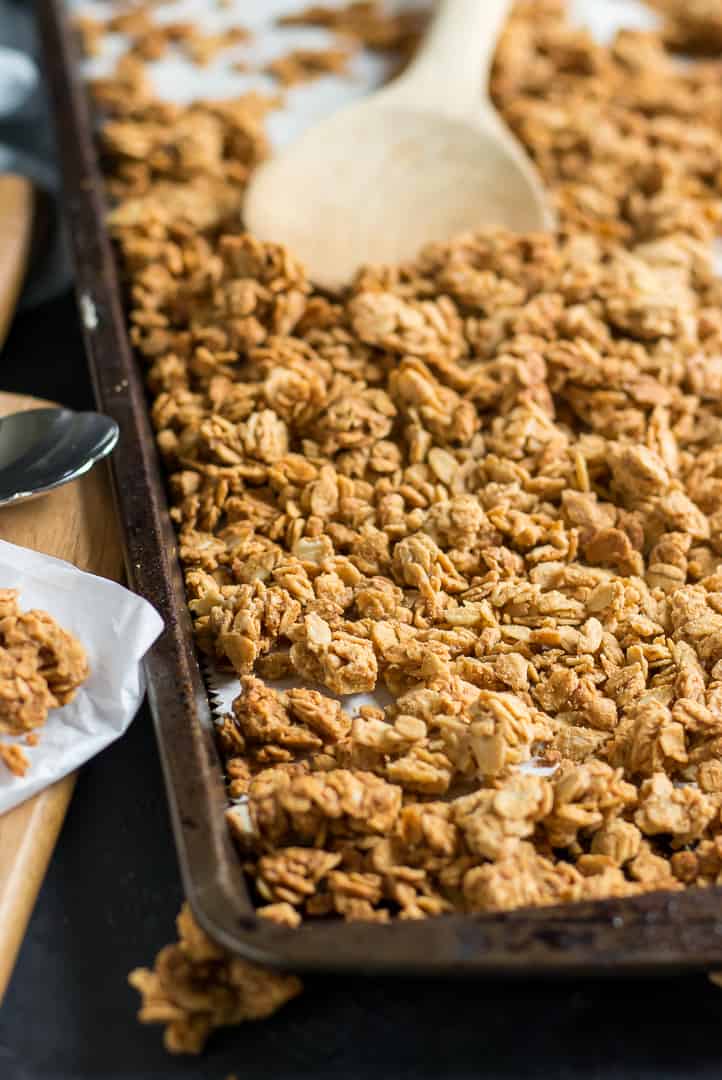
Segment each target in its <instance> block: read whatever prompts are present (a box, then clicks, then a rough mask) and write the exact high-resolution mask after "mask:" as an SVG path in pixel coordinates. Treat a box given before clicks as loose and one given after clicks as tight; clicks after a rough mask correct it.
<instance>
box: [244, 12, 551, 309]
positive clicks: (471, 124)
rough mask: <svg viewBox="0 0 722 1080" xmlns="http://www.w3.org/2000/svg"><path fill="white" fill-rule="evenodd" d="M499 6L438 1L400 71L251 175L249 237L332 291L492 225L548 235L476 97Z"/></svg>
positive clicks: (504, 142) (508, 139)
mask: <svg viewBox="0 0 722 1080" xmlns="http://www.w3.org/2000/svg"><path fill="white" fill-rule="evenodd" d="M508 8H509V0H483V2H482V0H442V2H441V3H440V5H439V9H438V12H437V15H436V18H435V20H434V23H433V25H432V27H431V29H430V31H429V33H428V35H427V40H426V42H425V44H424V46H422V49H421V52H420V54H419V56H418V57H417V59H416V60H415V61H414V63H413V64H412V66H411V68H410V69H409V70H408V71H407V72H406V73H405V74H404V75H402V76H401V77H400V78H399V79H397V80H396V82H394V83H392V84H391V85H390V86H388V87H386V88H385V89H383V90H381V91H379V92H378V93H376V94H374V95H372V96H371V97H369V98H367V99H366V100H364V101H362V102H360V103H357V104H355V105H351V106H349V107H348V108H345V109H342V110H341V111H340V112H338V113H336V114H335V115H333V116H331V117H330V118H329V119H327V120H325V121H323V122H322V123H321V124H319V125H318V126H317V127H315V128H313V129H311V130H310V131H308V132H306V133H305V134H304V135H303V136H302V137H301V138H300V139H299V140H298V141H297V142H296V143H295V144H293V145H292V146H291V147H290V148H288V149H287V150H285V151H284V152H283V153H281V154H280V155H278V156H277V157H276V158H273V159H271V160H270V161H269V162H268V163H267V164H265V165H264V166H262V167H261V168H260V169H259V170H258V171H257V172H256V174H255V177H254V178H253V180H252V181H251V184H250V186H249V189H248V192H247V195H246V202H245V207H244V217H245V222H246V226H247V227H248V229H249V230H250V231H251V232H252V233H253V234H254V235H255V236H258V237H259V238H260V239H262V240H275V241H283V242H284V243H287V244H288V246H289V247H290V249H291V250H292V251H293V252H294V253H295V254H296V255H298V256H299V257H300V259H301V260H302V261H303V262H304V263H305V265H306V268H307V270H308V272H309V275H310V277H311V279H312V280H313V281H314V282H315V283H316V284H317V285H320V286H321V287H324V288H327V289H331V290H336V289H339V288H342V287H343V286H344V285H346V284H348V282H349V281H350V279H351V278H352V277H353V274H354V272H355V271H356V270H357V269H358V267H359V266H361V265H364V264H366V263H396V262H403V261H405V260H407V259H410V258H412V257H413V256H415V255H416V254H417V252H418V250H419V249H420V248H421V247H422V246H423V245H424V244H426V243H429V242H431V241H443V240H448V239H450V238H451V237H452V236H453V235H454V234H456V233H459V232H463V231H467V230H471V229H479V228H483V227H485V226H497V227H501V228H506V229H510V230H512V231H516V232H534V231H538V230H542V231H544V230H548V229H550V228H553V225H554V216H553V214H552V211H551V209H550V207H549V205H548V202H547V198H546V194H545V192H544V190H543V187H542V184H541V181H540V180H539V177H538V175H537V173H536V170H535V168H534V166H533V165H532V163H531V161H530V160H529V158H528V157H527V156H526V154H525V152H524V151H523V149H522V148H521V146H520V144H519V143H518V142H517V141H516V139H514V137H513V136H512V134H511V133H510V132H509V131H508V130H507V129H506V127H505V126H504V124H503V122H502V120H501V119H500V117H499V116H498V114H497V113H496V111H495V109H494V107H493V105H492V103H491V101H490V100H489V99H488V97H487V98H483V97H482V87H483V84H484V79H485V77H486V76H488V67H489V64H490V59H491V55H492V53H493V48H494V45H495V43H496V38H497V36H498V32H499V29H500V27H501V25H502V23H503V20H504V17H505V16H506V14H507V11H508Z"/></svg>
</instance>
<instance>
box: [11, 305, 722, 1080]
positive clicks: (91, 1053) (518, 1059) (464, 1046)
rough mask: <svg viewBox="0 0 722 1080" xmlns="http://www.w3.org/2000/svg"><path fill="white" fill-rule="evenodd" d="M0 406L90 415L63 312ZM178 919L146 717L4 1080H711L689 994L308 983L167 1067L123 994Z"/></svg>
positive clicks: (719, 1051) (709, 1028) (52, 939)
mask: <svg viewBox="0 0 722 1080" xmlns="http://www.w3.org/2000/svg"><path fill="white" fill-rule="evenodd" d="M0 388H1V389H3V390H15V391H22V392H27V393H34V394H37V395H39V396H43V397H48V398H52V399H54V400H57V401H61V402H62V403H63V404H65V405H70V406H73V407H76V408H83V407H90V406H91V404H92V403H91V393H90V386H89V382H88V377H87V372H86V368H85V361H84V359H83V352H82V342H81V339H80V334H79V330H78V324H77V319H76V315H75V307H74V303H73V299H72V297H71V296H64V297H62V298H60V299H59V300H55V301H52V302H50V303H48V304H45V305H44V306H43V307H42V308H40V309H36V310H35V311H33V312H31V313H28V314H25V315H21V316H20V317H19V318H18V319H17V320H16V322H15V325H14V327H13V331H12V333H11V335H10V338H9V340H8V342H7V344H6V347H5V349H4V350H3V352H2V354H0ZM180 901H181V889H180V882H179V879H178V871H177V867H176V860H175V853H174V850H173V841H172V838H171V835H170V827H169V823H168V816H167V812H166V808H165V800H164V795H163V789H162V781H161V775H160V769H159V764H158V758H157V754H156V749H155V742H154V739H153V731H152V724H151V720H150V716H149V714H148V711H147V709H146V708H143V710H142V711H141V713H140V714H139V716H138V717H137V719H136V721H135V723H134V724H133V726H132V727H131V729H130V731H129V733H128V734H127V735H126V737H125V738H124V739H121V740H120V742H118V743H116V744H115V745H114V746H112V747H111V748H110V749H108V750H106V751H105V752H104V753H102V754H101V755H100V756H99V757H97V758H96V759H95V760H94V761H93V762H91V763H90V764H89V765H88V766H86V768H85V769H83V771H82V773H81V776H80V780H79V782H78V787H77V791H76V794H75V796H74V798H73V802H72V804H71V808H70V813H69V816H68V818H67V821H66V824H65V827H64V829H63V832H62V835H61V838H60V842H59V845H58V848H57V850H56V852H55V855H54V857H53V860H52V863H51V866H50V871H49V874H48V877H47V879H46V881H45V884H44V886H43V888H42V891H41V894H40V898H39V901H38V905H37V908H36V910H35V913H34V915H33V919H32V922H31V924H30V928H29V932H28V934H27V937H26V940H25V943H24V945H23V948H22V951H21V954H20V958H19V961H18V964H17V968H16V970H15V974H14V976H13V979H12V982H11V985H10V989H9V991H8V994H7V997H6V1000H5V1004H4V1005H3V1007H2V1011H1V1012H0V1080H41V1078H42V1080H96V1078H100V1077H102V1078H112V1080H152V1078H155V1077H163V1078H165V1077H176V1076H177V1077H183V1078H185V1077H192V1078H194V1080H206V1078H207V1080H225V1078H226V1077H227V1076H228V1075H229V1074H230V1073H236V1074H237V1075H238V1080H256V1078H259V1080H260V1078H264V1080H285V1078H290V1077H318V1078H327V1077H334V1078H341V1077H343V1078H347V1077H348V1078H362V1077H363V1078H366V1077H373V1078H383V1080H386V1078H389V1080H397V1078H398V1080H404V1078H406V1077H414V1078H420V1080H426V1078H427V1077H428V1078H432V1077H433V1078H434V1080H440V1078H447V1077H448V1078H453V1080H461V1078H466V1077H494V1078H495V1077H499V1078H502V1077H534V1078H536V1077H539V1078H545V1080H546V1078H549V1080H553V1078H560V1080H561V1078H576V1077H585V1078H590V1080H594V1078H597V1077H604V1078H608V1077H609V1078H611V1077H624V1078H630V1080H631V1078H634V1077H700V1078H701V1077H722V990H720V989H717V988H716V987H714V986H712V985H711V984H709V983H708V982H707V980H706V979H704V978H702V977H695V978H677V979H659V980H648V979H647V980H634V979H629V980H624V981H623V980H611V979H610V980H599V979H595V980H576V981H574V982H571V981H567V982H559V983H541V982H538V981H527V980H519V981H514V982H499V981H496V982H491V981H487V982H477V981H474V982H472V981H465V982H439V981H421V980H420V981H412V980H391V979H389V980H380V979H373V980H365V979H363V978H358V979H348V978H347V979H316V980H313V981H311V982H308V983H307V988H306V992H305V993H304V994H303V995H302V996H301V997H300V998H298V999H297V1000H296V1001H293V1002H291V1004H290V1005H288V1006H287V1007H286V1008H284V1009H283V1010H282V1011H281V1012H280V1013H278V1014H277V1015H276V1016H275V1017H273V1018H272V1019H271V1020H268V1021H266V1022H264V1023H262V1024H254V1025H246V1026H244V1027H242V1028H237V1029H235V1030H231V1031H228V1032H223V1033H220V1034H218V1035H217V1036H215V1037H214V1039H213V1041H212V1042H211V1044H210V1046H209V1049H208V1050H207V1051H206V1054H205V1055H204V1056H203V1057H202V1058H200V1059H176V1058H171V1057H169V1056H168V1055H166V1054H165V1052H164V1051H163V1049H162V1046H161V1037H160V1029H158V1028H141V1027H140V1026H138V1024H137V1023H136V1021H135V1016H134V1014H135V1009H136V1007H137V1001H138V999H137V995H136V994H135V992H134V991H132V990H130V988H129V987H128V986H127V984H126V981H125V978H126V974H127V972H128V971H129V970H130V968H132V967H134V966H136V965H138V964H145V963H149V962H150V961H151V959H152V957H153V955H154V954H155V952H156V951H157V950H158V949H159V948H160V947H161V946H162V945H165V944H166V943H167V942H168V941H170V940H171V939H172V938H173V933H174V927H173V920H174V918H175V915H176V913H177V910H178V907H179V905H180Z"/></svg>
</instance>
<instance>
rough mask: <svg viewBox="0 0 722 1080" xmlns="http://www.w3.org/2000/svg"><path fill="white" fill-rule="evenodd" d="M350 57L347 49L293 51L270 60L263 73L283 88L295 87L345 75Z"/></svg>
mask: <svg viewBox="0 0 722 1080" xmlns="http://www.w3.org/2000/svg"><path fill="white" fill-rule="evenodd" d="M352 55H353V53H352V52H351V51H350V50H349V49H293V50H292V51H291V52H288V53H285V54H284V55H283V56H279V57H277V58H276V59H275V60H271V61H270V63H268V64H267V65H266V67H265V68H264V71H265V72H266V74H267V75H271V76H272V77H273V78H274V79H277V80H278V82H280V83H281V84H282V85H283V86H296V85H297V84H298V83H304V82H313V81H314V79H319V78H321V76H323V75H345V74H346V72H347V71H348V66H349V62H350V60H351V57H352Z"/></svg>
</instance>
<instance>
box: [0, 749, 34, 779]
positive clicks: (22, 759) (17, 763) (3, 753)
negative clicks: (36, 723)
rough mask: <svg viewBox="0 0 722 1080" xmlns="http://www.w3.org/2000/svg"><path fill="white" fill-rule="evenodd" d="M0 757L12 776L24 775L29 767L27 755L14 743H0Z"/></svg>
mask: <svg viewBox="0 0 722 1080" xmlns="http://www.w3.org/2000/svg"><path fill="white" fill-rule="evenodd" d="M0 759H1V760H2V762H3V764H4V765H5V766H7V768H8V769H9V770H10V772H11V773H13V775H14V776H25V773H26V772H27V771H28V769H29V768H30V759H29V758H28V755H27V754H26V753H25V751H24V750H23V748H22V747H21V746H17V745H16V744H14V743H0Z"/></svg>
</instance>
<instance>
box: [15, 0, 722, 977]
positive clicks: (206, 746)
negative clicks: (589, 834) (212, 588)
mask: <svg viewBox="0 0 722 1080" xmlns="http://www.w3.org/2000/svg"><path fill="white" fill-rule="evenodd" d="M36 9H37V16H38V24H39V30H40V35H41V41H42V47H43V52H44V69H45V73H46V76H47V80H48V88H49V92H50V98H51V103H52V108H53V112H54V117H55V128H56V134H57V141H58V151H59V157H60V163H61V167H62V172H63V181H64V209H65V215H66V220H67V225H68V231H69V235H70V239H71V243H72V247H73V251H74V258H75V275H76V276H75V281H76V291H77V296H78V304H79V311H80V315H81V319H82V323H83V331H84V336H85V342H86V348H87V354H88V363H89V367H90V372H91V376H92V380H93V385H94V389H95V395H96V399H97V402H98V407H99V408H100V409H102V410H103V411H104V412H106V413H108V414H109V415H110V416H112V417H113V418H114V419H115V420H116V421H117V422H118V424H119V425H120V430H121V433H122V434H121V440H120V444H119V446H118V449H117V451H116V453H115V455H114V457H113V459H112V471H113V480H114V487H115V498H116V502H117V508H118V514H119V517H120V521H121V524H122V529H123V536H124V544H125V555H126V566H127V573H128V578H129V581H130V584H131V585H132V587H133V588H134V589H136V590H137V591H138V592H139V593H141V594H142V595H143V596H145V597H147V599H148V600H150V602H151V603H153V604H154V605H155V606H156V607H157V608H158V610H159V611H160V612H161V614H162V616H163V618H164V619H165V623H166V630H165V632H164V634H163V635H162V637H161V638H160V640H159V642H158V644H157V645H156V646H155V648H154V649H153V650H152V652H151V654H150V656H149V658H148V660H147V664H146V669H147V676H148V693H149V698H150V705H151V709H152V713H153V718H154V722H155V730H156V735H157V739H158V746H159V748H160V754H161V759H162V762H163V770H164V775H165V783H166V788H167V793H168V801H169V804H170V810H171V817H172V821H173V831H174V834H175V842H176V846H177V850H178V859H179V863H180V868H181V873H182V876H183V883H184V887H185V890H186V895H187V897H188V899H189V901H190V904H191V906H192V908H193V911H194V913H195V915H196V917H197V918H198V921H199V922H200V923H201V925H202V926H203V927H204V928H205V929H206V930H207V931H208V932H209V933H210V934H211V935H212V936H213V937H214V938H215V939H216V940H218V941H219V942H221V943H222V944H224V945H225V946H227V947H228V948H229V949H232V950H234V951H235V952H237V953H239V954H241V955H243V956H245V957H248V958H250V959H253V960H257V961H260V962H263V963H267V964H272V965H275V966H279V967H285V968H290V969H294V970H297V971H319V972H320V971H356V972H364V973H392V972H398V973H406V974H410V973H420V974H421V973H434V974H443V975H462V974H482V973H501V974H507V975H512V974H519V975H520V974H523V975H525V976H529V975H550V974H557V973H559V974H561V973H574V974H581V973H600V972H608V973H638V974H650V973H655V972H659V973H662V972H675V971H682V970H687V971H688V970H691V969H698V970H704V969H709V968H711V967H714V966H716V965H720V966H722V888H721V887H714V888H708V889H693V890H689V891H686V892H683V893H650V894H646V895H643V896H640V897H635V898H632V899H625V900H607V901H599V902H595V903H583V904H573V905H568V906H565V907H558V908H538V909H534V910H523V911H514V912H511V913H508V914H495V915H480V916H442V917H438V918H435V919H428V920H425V921H423V922H403V921H397V922H394V923H391V924H389V925H386V926H379V925H375V924H364V923H341V922H318V923H315V924H314V923H309V924H305V925H303V926H301V927H300V928H298V929H296V930H291V929H287V928H283V927H279V926H275V925H273V924H272V923H270V922H268V921H267V920H264V919H259V918H257V917H256V916H255V914H254V909H253V905H252V903H251V899H250V896H249V893H248V890H247V888H246V885H245V882H244V879H243V873H242V870H241V867H240V864H239V860H238V856H237V854H236V852H235V850H234V848H233V845H232V842H231V839H230V837H229V834H228V831H227V827H226V823H225V820H224V814H223V812H224V810H225V808H226V795H225V790H224V784H223V776H222V772H221V764H220V760H219V758H218V755H217V753H216V748H215V745H214V740H213V723H212V718H211V709H210V705H209V700H208V696H207V693H206V689H205V686H204V682H203V678H202V674H201V671H200V668H199V664H198V658H197V656H196V653H195V648H194V645H193V635H192V630H191V622H190V616H189V614H188V610H187V607H186V603H185V596H184V591H183V579H182V575H181V568H180V563H179V560H178V554H177V549H176V539H175V535H174V532H173V528H172V525H171V521H170V518H169V515H168V507H167V504H166V497H165V492H164V487H163V480H162V473H161V465H160V462H159V459H158V457H157V454H156V449H155V442H154V438H153V433H152V430H151V426H150V422H149V418H148V410H147V403H146V398H145V392H144V387H143V381H142V375H141V371H140V367H139V365H138V364H137V363H136V361H135V359H134V357H133V354H132V350H131V347H130V343H129V339H128V334H127V330H126V322H125V317H124V312H123V302H122V296H121V288H120V283H119V279H118V273H117V269H116V265H115V260H114V255H113V249H112V245H111V241H110V238H109V235H108V232H107V230H106V227H105V212H106V208H105V204H104V197H103V185H102V180H101V176H100V172H99V168H98V162H97V157H96V150H95V144H94V138H93V129H92V123H91V118H90V114H89V108H88V103H87V100H86V93H85V89H84V87H83V84H82V81H81V78H80V75H79V63H78V58H77V56H76V52H75V43H74V40H73V37H72V34H71V30H70V27H69V25H68V21H67V14H66V12H65V10H64V4H63V3H62V0H38V3H37V5H36ZM132 782H133V778H132V776H131V777H129V778H128V791H129V797H130V796H131V793H132Z"/></svg>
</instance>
